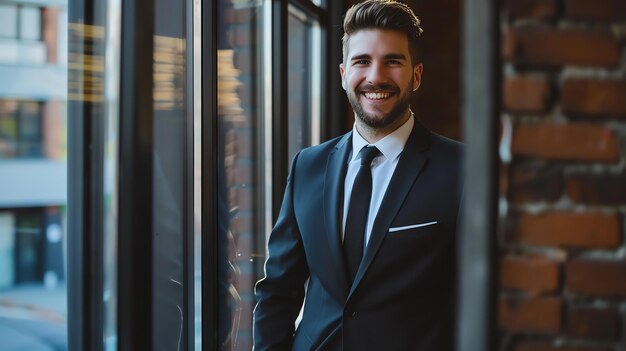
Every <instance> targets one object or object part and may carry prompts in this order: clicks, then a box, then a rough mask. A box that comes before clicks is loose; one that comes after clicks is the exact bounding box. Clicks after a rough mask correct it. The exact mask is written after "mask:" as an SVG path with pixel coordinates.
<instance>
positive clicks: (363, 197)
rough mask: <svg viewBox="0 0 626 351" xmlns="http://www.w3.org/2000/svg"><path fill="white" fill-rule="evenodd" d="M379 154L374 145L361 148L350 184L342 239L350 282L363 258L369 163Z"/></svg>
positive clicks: (370, 189)
mask: <svg viewBox="0 0 626 351" xmlns="http://www.w3.org/2000/svg"><path fill="white" fill-rule="evenodd" d="M379 154H380V151H378V149H377V148H376V147H375V146H367V147H364V148H363V149H361V167H360V168H359V172H358V173H357V175H356V178H355V179H354V185H353V186H352V194H351V195H350V207H348V217H347V218H346V229H345V235H344V241H343V249H344V254H345V256H346V264H347V268H348V277H349V279H350V284H352V282H353V281H354V277H355V276H356V272H357V271H358V269H359V265H360V264H361V259H362V258H363V246H364V244H363V243H364V239H365V229H366V226H367V216H368V213H369V209H370V200H371V198H372V168H371V165H372V160H373V159H374V157H376V156H378V155H379Z"/></svg>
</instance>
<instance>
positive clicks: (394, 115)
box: [346, 79, 413, 129]
mask: <svg viewBox="0 0 626 351" xmlns="http://www.w3.org/2000/svg"><path fill="white" fill-rule="evenodd" d="M412 86H413V79H411V80H410V81H409V84H408V85H407V87H406V89H405V91H404V93H402V92H401V91H400V89H398V88H397V87H393V86H391V85H389V84H383V85H365V86H363V87H359V88H357V89H355V90H356V91H355V90H348V92H347V94H346V95H347V96H348V101H349V102H350V105H352V110H354V113H355V114H356V116H357V118H358V119H360V120H361V121H362V122H363V123H365V125H367V126H368V127H370V128H373V129H382V128H385V127H388V126H390V125H392V124H394V123H395V122H397V121H398V120H399V119H400V118H402V117H403V116H404V113H405V112H406V111H407V109H408V108H409V105H410V104H411V87H412ZM363 90H366V91H375V90H383V91H394V94H399V96H398V101H397V102H396V104H395V105H394V106H393V108H392V109H391V111H389V112H388V113H386V114H384V113H379V114H373V113H367V112H365V110H364V109H363V105H362V104H361V101H360V100H359V96H360V95H361V91H363Z"/></svg>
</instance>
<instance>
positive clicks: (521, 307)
mask: <svg viewBox="0 0 626 351" xmlns="http://www.w3.org/2000/svg"><path fill="white" fill-rule="evenodd" d="M562 305H563V303H562V301H561V299H559V298H554V297H546V298H533V299H527V298H517V297H501V298H500V308H499V323H500V327H501V328H502V329H503V330H506V331H509V332H514V333H518V332H532V333H541V334H550V335H554V334H557V333H558V332H559V330H560V328H561V310H562Z"/></svg>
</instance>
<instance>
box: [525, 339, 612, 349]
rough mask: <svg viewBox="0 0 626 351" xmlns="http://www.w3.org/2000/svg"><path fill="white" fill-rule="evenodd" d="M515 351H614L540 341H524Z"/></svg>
mask: <svg viewBox="0 0 626 351" xmlns="http://www.w3.org/2000/svg"><path fill="white" fill-rule="evenodd" d="M513 351H613V349H612V348H608V347H577V346H552V345H551V344H549V343H546V342H540V341H522V342H519V343H517V345H515V348H513Z"/></svg>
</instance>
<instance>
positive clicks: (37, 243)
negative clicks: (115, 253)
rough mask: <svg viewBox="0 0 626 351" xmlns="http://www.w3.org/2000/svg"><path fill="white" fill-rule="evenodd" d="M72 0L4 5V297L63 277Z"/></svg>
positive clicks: (0, 166)
mask: <svg viewBox="0 0 626 351" xmlns="http://www.w3.org/2000/svg"><path fill="white" fill-rule="evenodd" d="M67 32H68V30H67V0H30V1H21V0H19V1H7V0H3V1H0V294H1V293H2V292H6V291H10V290H11V289H13V288H16V287H19V286H23V285H26V284H31V285H32V284H33V283H35V284H43V285H45V286H46V287H49V288H53V287H56V286H58V285H59V284H60V283H62V282H63V281H64V280H65V274H64V271H65V269H64V265H65V264H64V262H65V259H64V256H65V255H64V249H63V248H64V244H63V243H64V238H65V228H64V224H63V223H64V218H65V206H66V198H67V196H66V193H67V156H66V154H67V152H66V140H67V138H66V134H67V113H66V95H67V52H68V50H67Z"/></svg>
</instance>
